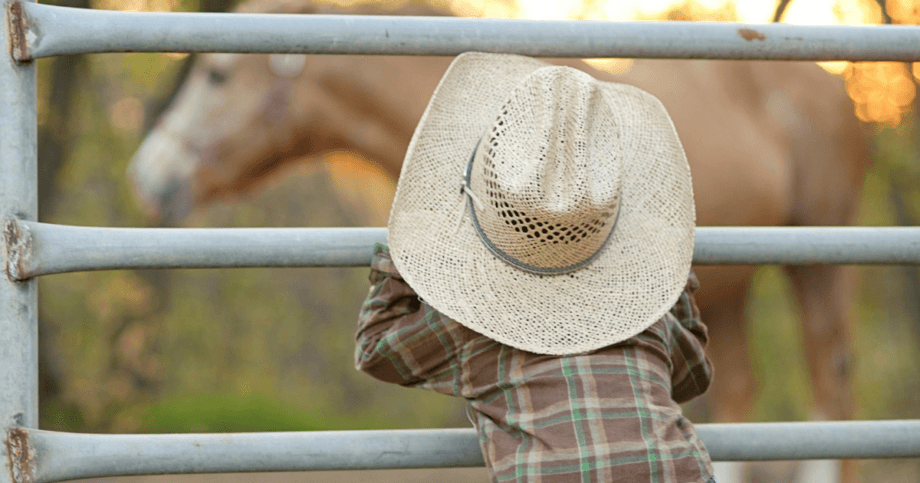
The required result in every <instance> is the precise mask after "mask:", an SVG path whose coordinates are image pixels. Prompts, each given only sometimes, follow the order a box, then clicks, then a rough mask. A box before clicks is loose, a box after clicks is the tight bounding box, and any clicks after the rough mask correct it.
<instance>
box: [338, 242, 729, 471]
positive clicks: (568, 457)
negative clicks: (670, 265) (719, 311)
mask: <svg viewBox="0 0 920 483" xmlns="http://www.w3.org/2000/svg"><path fill="white" fill-rule="evenodd" d="M374 251H375V253H374V258H373V261H372V263H371V273H370V282H371V288H370V293H369V294H368V297H367V300H366V301H365V302H364V305H363V306H362V308H361V313H360V316H359V325H358V333H357V347H356V349H355V360H356V366H357V368H358V369H359V370H361V371H364V372H366V373H368V374H370V375H371V376H373V377H374V378H377V379H379V380H382V381H386V382H391V383H395V384H400V385H403V386H409V387H419V388H425V389H430V390H433V391H437V392H439V393H442V394H448V395H452V396H459V397H463V398H466V399H467V400H468V401H469V402H470V406H471V407H472V409H473V411H472V412H473V417H474V419H475V423H476V428H477V431H478V434H479V441H480V445H481V447H482V452H483V456H484V457H485V461H486V465H487V466H488V468H489V472H490V473H491V475H492V480H493V481H496V482H498V481H517V482H521V481H528V482H544V483H548V482H572V481H582V482H586V481H592V482H593V481H617V482H661V483H688V482H706V481H708V480H709V479H710V478H711V476H712V472H713V471H712V465H711V463H710V460H709V455H708V453H707V452H706V448H705V447H704V445H703V443H702V441H700V439H699V438H698V437H697V434H696V431H695V430H694V428H693V425H692V424H690V422H689V421H688V420H687V419H685V418H684V417H683V415H682V414H681V409H680V406H678V405H677V403H679V402H684V401H689V400H690V399H692V398H694V397H696V396H699V395H700V394H702V393H703V392H704V391H705V390H706V388H707V387H708V386H709V382H710V380H711V378H712V367H711V365H710V363H709V361H708V360H707V358H706V355H705V353H704V351H703V347H704V345H705V344H706V341H707V334H706V327H705V325H703V324H702V322H700V318H699V310H698V309H697V307H696V303H695V302H694V299H693V295H692V293H693V291H694V290H695V289H696V286H697V282H696V277H695V276H694V275H693V274H691V276H690V280H689V282H688V283H687V288H686V289H685V290H684V292H683V293H682V294H681V297H680V299H679V301H678V302H677V304H676V305H675V306H674V308H672V309H671V311H670V312H669V313H668V314H666V315H665V316H664V317H662V318H661V319H660V320H659V321H657V322H656V323H655V324H653V325H652V326H651V327H649V328H648V329H646V330H645V331H644V332H642V333H641V334H639V335H637V336H635V337H632V338H630V339H627V340H625V341H623V342H619V343H617V344H614V345H611V346H608V347H604V348H602V349H598V350H595V351H592V352H587V353H579V354H574V355H567V356H548V355H540V354H534V353H531V352H525V351H521V350H518V349H514V348H512V347H509V346H507V345H503V344H500V343H498V342H495V341H493V340H492V339H489V338H487V337H485V336H483V335H480V334H478V333H476V332H474V331H472V330H470V329H467V328H466V327H464V326H462V325H460V324H459V323H457V322H456V321H454V320H452V319H450V318H448V317H447V316H445V315H443V314H441V313H439V312H438V311H436V310H435V309H433V308H432V307H431V306H429V305H428V304H427V303H425V302H423V301H421V300H420V299H419V298H418V296H417V295H416V293H415V292H414V291H413V290H412V289H411V288H410V287H409V285H408V284H406V282H405V281H404V280H403V279H402V277H400V275H399V272H397V270H396V268H395V266H394V265H393V261H392V259H391V258H390V254H389V250H388V248H387V247H386V245H381V244H377V246H376V247H375V250H374Z"/></svg>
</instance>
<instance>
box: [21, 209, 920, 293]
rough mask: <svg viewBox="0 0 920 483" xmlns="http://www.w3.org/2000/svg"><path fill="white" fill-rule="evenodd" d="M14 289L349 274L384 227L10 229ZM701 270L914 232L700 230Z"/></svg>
mask: <svg viewBox="0 0 920 483" xmlns="http://www.w3.org/2000/svg"><path fill="white" fill-rule="evenodd" d="M3 231H4V240H5V243H6V245H7V250H6V251H7V253H8V259H7V263H6V265H7V267H6V270H7V273H9V275H10V278H12V279H13V280H27V279H29V278H32V277H37V276H40V275H49V274H53V273H64V272H76V271H86V270H111V269H131V268H240V267H356V266H366V265H368V264H369V263H370V259H371V254H372V251H373V245H374V243H375V242H386V229H385V228H96V227H80V226H66V225H52V224H48V223H38V222H31V221H28V222H27V221H18V220H7V222H6V223H5V226H4V230H3ZM693 261H694V263H696V264H699V265H745V264H747V265H754V264H756V265H761V264H785V265H807V264H819V263H836V264H920V228H914V227H910V228H903V227H886V228H866V227H799V228H791V227H748V228H744V227H703V228H697V230H696V247H695V250H694V255H693Z"/></svg>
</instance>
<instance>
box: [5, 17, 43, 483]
mask: <svg viewBox="0 0 920 483" xmlns="http://www.w3.org/2000/svg"><path fill="white" fill-rule="evenodd" d="M22 6H23V5H22V4H19V3H11V2H9V1H7V0H0V7H2V9H0V15H2V17H3V18H2V22H0V23H2V28H0V30H2V33H0V57H2V58H0V219H3V218H17V219H24V220H34V219H35V218H36V217H37V215H38V194H37V183H38V181H37V180H38V170H37V164H36V144H37V140H38V134H37V133H38V127H37V124H36V104H35V99H36V83H35V64H34V63H25V64H18V63H16V62H15V61H14V60H13V58H12V56H11V55H10V50H9V47H10V45H12V44H13V42H12V40H14V39H17V38H22V36H23V35H25V33H24V32H23V31H20V30H17V29H16V25H17V24H18V22H17V18H19V16H20V15H21V14H22V11H21V7H22ZM11 26H12V27H13V28H12V29H10V27H11ZM6 228H8V229H3V230H2V231H3V233H2V235H0V236H2V237H3V239H4V243H3V245H4V247H5V248H0V253H2V257H0V436H2V437H3V439H4V441H5V443H6V444H2V445H0V469H2V471H0V483H10V482H13V481H15V479H22V480H24V481H28V480H27V478H29V477H31V474H32V473H31V472H32V465H31V462H32V456H33V455H32V452H31V447H30V446H29V445H28V444H24V443H23V440H22V439H21V438H20V437H19V435H20V433H19V429H17V428H16V427H18V426H25V427H28V428H34V427H37V426H38V308H37V305H38V298H37V295H38V284H37V283H36V281H35V280H31V281H27V282H20V281H16V280H14V279H13V278H12V277H11V276H10V273H9V270H10V268H13V269H14V270H15V267H16V266H17V264H18V262H19V261H20V260H17V259H16V258H15V257H13V256H12V254H11V251H14V250H16V248H17V247H20V246H21V241H22V240H21V239H20V238H19V235H20V233H19V232H18V231H17V230H16V226H15V225H10V226H8V227H6Z"/></svg>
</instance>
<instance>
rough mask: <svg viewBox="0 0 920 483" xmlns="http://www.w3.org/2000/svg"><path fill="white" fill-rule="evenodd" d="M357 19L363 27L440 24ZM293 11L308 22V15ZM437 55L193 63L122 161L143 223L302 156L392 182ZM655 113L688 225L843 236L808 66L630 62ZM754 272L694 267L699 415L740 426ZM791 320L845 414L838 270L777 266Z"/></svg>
mask: <svg viewBox="0 0 920 483" xmlns="http://www.w3.org/2000/svg"><path fill="white" fill-rule="evenodd" d="M411 10H412V11H383V10H382V9H381V8H374V9H372V10H368V9H358V10H355V11H353V12H352V13H364V14H381V13H388V14H426V15H434V14H441V13H443V12H437V11H434V10H427V9H426V7H420V6H413V7H411ZM300 11H304V12H320V11H321V8H320V7H305V8H301V9H300ZM450 61H451V59H449V58H424V57H372V56H309V57H307V56H296V55H274V56H269V55H238V54H209V55H202V56H201V57H200V58H199V59H198V61H197V63H196V65H195V66H194V67H193V70H192V72H191V74H190V76H189V78H188V79H187V81H186V82H185V85H184V86H183V87H182V89H181V90H180V92H179V94H178V96H177V97H176V99H175V100H174V101H173V103H172V105H171V107H170V108H169V110H168V112H167V113H166V114H165V115H164V116H163V117H162V119H160V121H159V122H158V124H157V126H156V128H155V129H154V130H153V131H152V132H151V133H150V134H149V135H148V137H147V139H146V140H145V141H144V144H143V145H142V146H141V148H140V149H139V151H138V152H137V154H136V155H135V157H134V159H133V160H132V163H131V176H132V179H133V182H134V185H135V188H136V192H137V193H138V196H139V198H140V199H141V200H143V203H144V204H145V206H146V207H147V208H148V210H149V211H151V212H152V213H155V214H158V215H159V216H161V217H167V218H172V219H177V218H181V217H182V216H184V215H185V214H187V213H188V212H189V211H190V210H191V209H193V208H194V207H196V206H200V205H202V204H205V203H208V202H209V201H211V200H214V199H218V198H221V197H226V196H229V195H232V194H235V193H239V192H241V191H245V190H247V189H248V188H249V187H251V186H252V185H253V184H254V183H256V182H258V181H260V180H262V179H263V178H265V177H266V176H268V175H270V174H271V173H273V172H277V168H278V167H280V166H283V165H285V164H287V163H289V162H291V161H293V160H298V159H302V158H304V157H313V159H318V157H319V155H322V154H324V153H329V152H333V151H344V152H350V153H354V154H357V155H359V156H361V157H363V158H365V159H368V160H373V161H374V162H375V163H378V164H379V166H380V167H381V168H382V169H383V170H385V171H386V172H387V173H389V175H390V176H392V177H393V178H394V179H395V178H396V177H398V174H399V170H400V166H401V164H402V160H403V156H404V154H405V150H406V147H407V146H408V143H409V139H410V137H411V135H412V132H413V130H414V128H415V126H416V123H417V122H418V120H419V118H420V117H421V114H422V111H423V110H424V108H425V106H426V104H427V101H428V99H429V97H430V95H431V93H432V92H433V90H434V88H435V86H436V85H437V82H438V80H439V79H440V77H441V75H442V74H443V73H444V70H445V69H446V67H447V66H448V64H449V63H450ZM554 62H556V63H559V64H565V65H569V66H572V67H575V68H578V69H582V70H584V71H587V72H588V73H590V74H591V75H593V76H594V77H596V78H598V79H601V80H608V81H616V82H623V83H629V84H633V85H636V86H638V87H640V88H642V89H645V90H646V91H648V92H650V93H652V94H653V95H655V96H657V97H658V98H659V99H661V101H662V102H663V103H664V105H665V106H666V108H667V109H668V111H669V113H670V115H671V117H672V118H673V121H674V124H675V125H676V127H677V131H678V133H679V135H680V138H681V140H682V141H683V144H684V147H685V149H686V152H687V156H688V158H689V161H690V165H691V168H692V172H693V183H694V189H695V193H696V199H697V216H698V223H699V225H701V226H716V225H754V226H776V225H845V224H848V223H849V222H850V221H851V219H852V215H853V213H854V200H855V199H856V198H857V196H856V193H857V192H858V191H859V190H860V187H861V185H862V181H863V178H864V176H865V173H866V171H867V169H868V167H869V166H870V156H869V152H868V149H867V142H866V136H865V133H864V131H863V129H862V127H861V126H860V124H859V123H858V122H857V121H856V119H855V118H854V116H853V108H852V104H851V102H850V100H849V99H848V97H847V95H846V93H845V90H844V86H843V82H842V80H841V79H839V78H836V77H833V76H831V75H828V74H826V73H825V72H824V71H822V70H821V69H820V68H819V67H817V66H815V65H814V64H811V63H783V62H736V61H660V60H659V61H638V62H637V63H636V64H635V65H634V67H633V68H632V69H631V71H630V72H629V73H627V74H625V75H619V76H614V75H611V74H608V73H605V72H601V71H597V70H594V69H592V68H591V67H589V66H588V65H586V64H584V63H582V62H580V61H577V60H562V61H554ZM756 269H757V268H756V267H748V266H743V267H699V268H697V271H698V274H699V278H700V280H701V287H702V288H701V289H700V292H699V303H700V306H701V310H702V311H703V316H704V320H705V321H706V322H707V324H708V325H709V328H710V331H711V335H712V336H711V342H710V346H709V351H710V355H711V357H712V359H713V360H714V363H715V366H716V368H717V371H718V373H717V377H716V380H715V384H714V387H713V388H712V390H711V392H712V396H711V397H712V399H713V402H714V404H713V418H714V419H715V420H717V421H746V420H748V419H749V416H750V411H751V406H752V400H753V394H754V389H755V388H754V376H753V371H752V368H751V364H750V357H749V353H748V345H747V335H746V332H745V313H744V310H745V305H746V301H747V297H748V291H749V288H750V285H751V279H752V276H753V275H754V272H755V271H756ZM786 269H787V273H788V274H789V276H790V278H791V280H792V284H793V286H794V289H795V292H796V294H797V296H798V302H799V306H800V309H801V312H802V320H803V323H804V337H805V347H806V351H807V360H808V363H809V366H810V375H811V378H812V383H813V385H814V400H815V406H816V407H815V410H814V414H815V417H816V418H820V419H848V418H849V417H851V415H852V405H851V396H852V394H851V382H850V378H849V374H848V357H849V354H850V341H849V329H848V326H849V323H850V310H849V306H848V303H849V300H850V298H851V295H850V287H849V282H848V280H849V278H850V277H849V276H848V275H847V270H846V269H845V268H843V267H839V266H796V267H786Z"/></svg>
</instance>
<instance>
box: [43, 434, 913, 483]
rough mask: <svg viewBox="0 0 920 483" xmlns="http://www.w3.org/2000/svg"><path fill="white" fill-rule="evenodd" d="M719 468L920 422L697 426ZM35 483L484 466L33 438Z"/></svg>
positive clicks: (354, 440)
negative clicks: (148, 476)
mask: <svg viewBox="0 0 920 483" xmlns="http://www.w3.org/2000/svg"><path fill="white" fill-rule="evenodd" d="M697 431H698V433H699V435H700V438H701V439H702V440H703V442H704V443H705V444H706V447H707V448H708V449H709V452H710V455H711V456H712V459H713V460H714V461H743V460H791V459H827V458H904V457H918V456H920V421H916V420H913V421H851V422H821V423H817V422H806V423H752V424H700V425H697ZM27 436H28V439H29V441H30V444H31V445H32V446H34V448H35V450H36V454H37V457H36V479H35V481H36V482H37V483H42V482H50V481H59V480H64V479H72V478H90V477H101V476H117V475H145V474H163V473H220V472H243V471H303V470H359V469H392V468H442V467H475V466H483V464H484V463H483V459H482V454H481V453H480V450H479V443H478V439H477V437H476V433H475V431H474V430H473V429H422V430H399V431H316V432H299V433H287V432H277V433H236V434H165V435H147V434H137V435H102V434H75V433H58V432H52V431H40V430H28V431H27Z"/></svg>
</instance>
